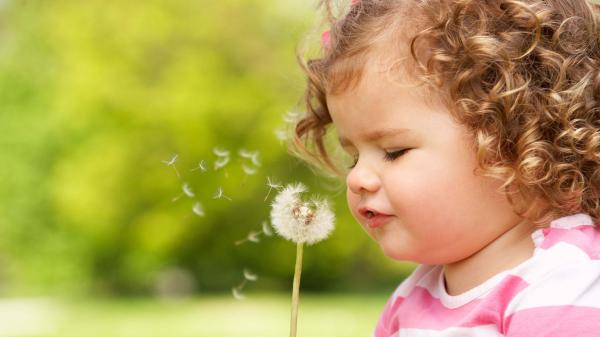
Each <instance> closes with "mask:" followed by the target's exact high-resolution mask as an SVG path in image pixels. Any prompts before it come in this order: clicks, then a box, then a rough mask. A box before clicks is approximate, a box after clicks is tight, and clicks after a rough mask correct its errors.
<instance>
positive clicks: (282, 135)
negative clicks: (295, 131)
mask: <svg viewBox="0 0 600 337" xmlns="http://www.w3.org/2000/svg"><path fill="white" fill-rule="evenodd" d="M274 132H275V138H277V140H279V143H280V144H281V143H283V142H285V141H287V140H288V138H289V136H288V132H287V131H286V130H285V129H283V128H278V129H275V131H274Z"/></svg>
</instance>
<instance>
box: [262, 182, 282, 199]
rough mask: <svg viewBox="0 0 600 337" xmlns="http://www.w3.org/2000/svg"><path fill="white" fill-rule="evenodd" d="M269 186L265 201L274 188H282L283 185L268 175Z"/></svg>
mask: <svg viewBox="0 0 600 337" xmlns="http://www.w3.org/2000/svg"><path fill="white" fill-rule="evenodd" d="M267 186H268V187H269V192H267V196H266V197H265V200H264V201H267V198H268V197H269V194H271V190H272V189H276V190H278V189H280V188H281V187H282V186H281V185H280V184H279V183H276V182H275V181H274V180H271V177H267Z"/></svg>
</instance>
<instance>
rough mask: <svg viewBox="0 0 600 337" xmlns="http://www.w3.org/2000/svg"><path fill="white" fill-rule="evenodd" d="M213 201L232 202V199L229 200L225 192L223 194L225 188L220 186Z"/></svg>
mask: <svg viewBox="0 0 600 337" xmlns="http://www.w3.org/2000/svg"><path fill="white" fill-rule="evenodd" d="M213 199H227V200H229V201H231V198H229V197H228V196H226V195H225V192H223V187H221V186H219V188H217V191H216V192H215V194H214V195H213Z"/></svg>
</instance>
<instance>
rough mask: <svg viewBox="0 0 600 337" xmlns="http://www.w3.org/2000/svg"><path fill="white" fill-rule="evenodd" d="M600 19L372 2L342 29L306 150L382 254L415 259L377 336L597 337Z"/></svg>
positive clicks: (571, 6)
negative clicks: (328, 173)
mask: <svg viewBox="0 0 600 337" xmlns="http://www.w3.org/2000/svg"><path fill="white" fill-rule="evenodd" d="M324 4H325V8H326V9H327V10H328V14H329V17H331V18H334V15H333V13H332V7H333V5H332V4H331V3H330V1H326V0H325V1H324ZM599 14H600V11H599V10H598V9H597V8H596V5H594V4H593V3H591V2H586V1H585V0H544V1H542V0H521V1H519V0H457V1H449V0H362V1H354V2H353V3H352V5H351V6H350V8H349V10H348V12H347V13H346V14H345V15H343V16H342V17H341V18H339V19H337V20H334V19H332V20H331V30H330V31H328V32H327V33H324V34H323V44H324V45H323V55H321V57H320V58H318V59H311V60H308V61H307V62H303V63H302V64H303V68H304V70H305V71H306V73H307V75H308V88H307V90H306V106H307V114H306V115H305V116H304V117H303V118H302V119H301V120H300V121H299V122H298V123H297V125H296V138H295V144H296V146H297V149H299V150H302V151H303V153H304V154H308V155H310V156H312V159H316V160H317V161H318V162H320V163H321V164H324V165H326V166H327V167H329V168H330V169H332V170H334V171H335V172H338V173H342V174H344V175H345V177H346V183H347V198H348V205H349V207H350V209H351V211H352V214H353V215H354V216H355V217H356V219H357V220H358V221H359V222H360V223H361V224H362V226H363V227H364V229H365V231H366V232H367V234H368V235H370V236H371V237H372V238H373V239H374V240H375V241H376V242H377V243H378V244H379V246H380V247H381V249H382V250H383V252H384V253H385V255H387V256H388V257H390V258H392V259H396V260H409V261H415V262H417V263H419V264H420V265H419V267H418V268H417V269H416V270H415V271H414V272H413V273H412V274H411V276H410V277H409V278H408V279H406V280H405V281H404V282H402V283H401V284H400V286H399V287H398V288H397V289H396V291H395V292H394V293H393V295H392V296H391V298H390V299H389V301H388V303H387V305H386V306H385V308H384V310H383V313H382V315H381V317H380V319H379V322H378V323H377V325H376V328H375V330H374V336H376V337H384V336H457V337H458V336H461V337H465V336H514V337H516V336H523V337H541V336H556V337H558V336H560V337H566V336H578V337H582V336H585V337H591V336H600V230H599V229H598V228H597V227H596V223H597V222H598V220H599V218H600V25H599V24H600V16H599ZM330 125H333V126H334V127H335V131H336V132H337V135H338V137H339V141H340V144H341V146H342V147H343V149H344V150H345V151H346V152H347V153H348V154H350V155H351V156H352V157H353V158H354V161H353V163H352V165H351V166H350V168H349V169H348V170H346V171H345V172H343V170H342V169H340V168H339V165H338V164H337V162H336V160H335V159H334V158H332V156H330V155H329V153H330V151H328V150H327V149H328V146H327V142H326V141H325V139H326V130H327V129H328V127H329V126H330Z"/></svg>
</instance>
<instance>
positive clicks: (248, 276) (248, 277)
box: [244, 269, 258, 281]
mask: <svg viewBox="0 0 600 337" xmlns="http://www.w3.org/2000/svg"><path fill="white" fill-rule="evenodd" d="M244 279H246V280H248V281H256V280H258V276H257V275H256V274H255V273H253V272H251V271H250V270H249V269H244Z"/></svg>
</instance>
